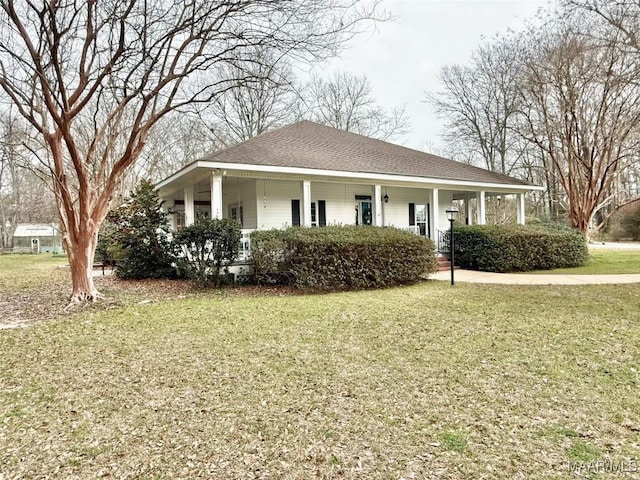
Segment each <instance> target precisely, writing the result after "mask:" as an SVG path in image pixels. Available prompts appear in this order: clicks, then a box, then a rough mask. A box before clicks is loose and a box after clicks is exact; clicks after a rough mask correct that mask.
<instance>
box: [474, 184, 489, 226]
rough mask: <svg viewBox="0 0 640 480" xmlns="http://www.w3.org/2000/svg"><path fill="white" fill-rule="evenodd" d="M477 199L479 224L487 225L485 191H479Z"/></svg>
mask: <svg viewBox="0 0 640 480" xmlns="http://www.w3.org/2000/svg"><path fill="white" fill-rule="evenodd" d="M476 199H477V200H478V225H485V224H486V223H487V214H486V206H487V205H486V199H485V192H484V191H482V192H478V193H477V194H476Z"/></svg>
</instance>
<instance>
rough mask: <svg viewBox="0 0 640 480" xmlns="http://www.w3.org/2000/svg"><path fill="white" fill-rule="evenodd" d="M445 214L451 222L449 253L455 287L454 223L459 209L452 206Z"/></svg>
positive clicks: (452, 283)
mask: <svg viewBox="0 0 640 480" xmlns="http://www.w3.org/2000/svg"><path fill="white" fill-rule="evenodd" d="M445 212H446V213H447V220H449V224H450V225H451V228H450V230H449V252H450V256H449V260H450V261H451V285H455V282H454V279H453V267H454V248H455V241H454V239H453V222H455V221H456V218H457V217H458V209H457V208H456V207H454V206H451V207H449V208H447V209H446V210H445Z"/></svg>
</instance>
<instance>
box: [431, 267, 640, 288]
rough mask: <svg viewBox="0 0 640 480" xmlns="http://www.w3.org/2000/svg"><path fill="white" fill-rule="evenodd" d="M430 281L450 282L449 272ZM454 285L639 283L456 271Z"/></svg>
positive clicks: (627, 278)
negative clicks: (465, 283)
mask: <svg viewBox="0 0 640 480" xmlns="http://www.w3.org/2000/svg"><path fill="white" fill-rule="evenodd" d="M429 278H430V279H432V280H445V281H447V282H449V281H451V272H450V271H449V270H447V271H445V272H437V273H434V274H433V275H429ZM454 280H455V282H456V283H458V282H460V283H463V282H467V283H498V284H503V285H600V284H605V283H609V284H611V283H640V273H633V274H621V275H551V274H538V275H531V274H526V273H493V272H476V271H474V270H456V271H455V273H454Z"/></svg>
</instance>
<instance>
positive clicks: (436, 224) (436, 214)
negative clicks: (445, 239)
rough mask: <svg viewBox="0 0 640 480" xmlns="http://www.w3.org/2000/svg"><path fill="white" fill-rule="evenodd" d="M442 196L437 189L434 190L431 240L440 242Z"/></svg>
mask: <svg viewBox="0 0 640 480" xmlns="http://www.w3.org/2000/svg"><path fill="white" fill-rule="evenodd" d="M439 197H440V194H439V192H438V189H437V188H434V189H433V198H432V199H431V222H432V223H433V229H432V231H431V239H432V240H434V241H436V242H437V241H438V230H440V201H439Z"/></svg>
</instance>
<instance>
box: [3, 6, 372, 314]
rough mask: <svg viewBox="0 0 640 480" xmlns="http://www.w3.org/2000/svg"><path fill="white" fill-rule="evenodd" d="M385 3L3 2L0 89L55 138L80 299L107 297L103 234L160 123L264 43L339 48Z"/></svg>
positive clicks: (53, 160) (61, 202)
mask: <svg viewBox="0 0 640 480" xmlns="http://www.w3.org/2000/svg"><path fill="white" fill-rule="evenodd" d="M376 3H377V2H374V3H373V4H371V3H369V4H367V5H366V6H365V5H363V4H362V3H360V2H358V1H356V0H300V1H296V2H282V1H275V0H252V1H248V0H247V1H244V0H242V1H239V0H233V1H232V0H228V1H215V2H211V1H207V0H194V1H191V2H162V1H160V2H147V1H142V0H124V1H110V0H106V1H97V0H86V1H84V2H59V1H57V0H52V1H44V0H36V1H33V2H15V1H14V0H1V1H0V4H1V5H2V13H1V14H0V15H1V16H0V32H1V36H0V87H2V89H3V90H4V92H5V94H6V97H7V98H8V99H9V100H10V102H11V103H12V104H13V105H15V106H16V107H17V109H18V111H19V113H20V114H21V115H22V116H23V117H24V118H25V119H26V120H27V121H28V122H29V123H30V124H31V126H32V127H33V128H34V129H35V130H36V131H37V132H38V134H39V135H40V137H41V138H42V140H43V141H44V143H45V145H46V149H47V155H46V157H47V158H48V159H50V164H49V167H50V172H51V175H52V178H53V185H54V190H55V193H56V198H57V202H58V207H59V208H58V209H59V217H60V222H61V225H62V230H63V242H64V244H65V248H66V250H67V253H68V257H69V263H70V267H71V277H72V283H73V289H72V295H71V299H72V301H74V302H79V301H86V300H95V299H96V298H98V296H99V292H98V291H97V290H96V288H95V286H94V283H93V279H92V275H91V273H92V264H93V259H94V252H95V247H96V242H97V232H98V230H99V228H100V225H101V224H102V222H103V220H104V218H105V216H106V215H107V212H108V211H109V208H110V204H111V201H112V199H113V197H114V194H115V193H116V192H117V190H118V187H119V185H120V183H121V181H122V179H123V177H124V176H125V174H126V173H127V172H128V171H129V170H130V169H131V168H132V166H133V165H135V163H136V161H137V159H138V158H139V156H140V154H141V152H142V150H143V148H144V146H145V143H146V142H147V139H148V138H149V135H150V133H151V131H152V128H153V127H154V125H155V124H156V123H157V122H158V121H159V120H160V119H162V118H163V117H164V116H166V115H167V114H169V113H170V112H173V111H176V110H179V109H183V108H186V107H188V106H189V105H193V104H197V103H201V102H209V101H211V100H212V99H215V98H216V97H217V96H219V95H220V94H222V93H224V92H225V91H227V90H228V89H229V88H231V87H232V86H233V85H234V84H236V83H238V82H245V81H248V80H249V79H250V78H251V76H250V74H247V75H246V76H243V77H242V78H236V79H230V78H228V77H227V76H225V75H224V74H223V72H222V71H221V70H222V68H224V67H225V66H229V65H235V64H237V62H239V61H242V60H247V61H250V60H251V59H252V58H251V56H252V54H253V52H255V49H256V48H265V49H267V50H269V49H273V50H274V51H278V52H280V55H284V56H292V55H293V56H296V57H297V58H302V59H307V60H310V59H317V58H326V57H327V56H329V55H332V54H334V53H335V52H336V51H337V50H338V49H339V48H340V47H341V46H342V45H343V44H344V42H345V41H346V40H348V39H349V38H351V37H352V36H353V35H354V34H355V33H357V31H358V29H359V28H360V25H362V23H361V22H362V20H363V19H376V17H378V18H379V15H378V9H377V5H376ZM204 72H206V74H207V75H206V78H205V77H204V75H203V73H204ZM44 157H45V156H44V155H43V158H44Z"/></svg>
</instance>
